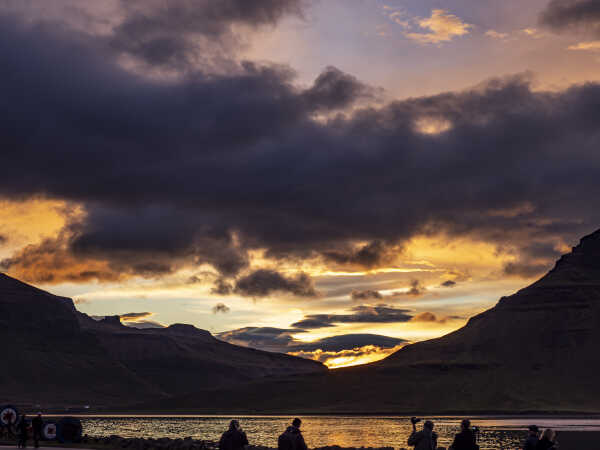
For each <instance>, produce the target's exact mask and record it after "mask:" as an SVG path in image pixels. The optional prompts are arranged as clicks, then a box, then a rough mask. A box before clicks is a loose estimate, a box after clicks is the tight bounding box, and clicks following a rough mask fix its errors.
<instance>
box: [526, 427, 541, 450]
mask: <svg viewBox="0 0 600 450" xmlns="http://www.w3.org/2000/svg"><path fill="white" fill-rule="evenodd" d="M539 435H540V429H539V428H538V427H537V425H529V435H528V436H527V440H526V441H525V445H524V446H523V450H535V448H536V446H537V444H538V441H539V440H540V438H539Z"/></svg>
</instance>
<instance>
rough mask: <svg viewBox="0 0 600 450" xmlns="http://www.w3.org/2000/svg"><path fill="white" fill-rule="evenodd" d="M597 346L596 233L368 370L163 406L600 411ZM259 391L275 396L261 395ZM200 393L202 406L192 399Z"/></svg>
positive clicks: (599, 235) (599, 255) (261, 384)
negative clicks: (513, 288)
mask: <svg viewBox="0 0 600 450" xmlns="http://www.w3.org/2000/svg"><path fill="white" fill-rule="evenodd" d="M599 348H600V231H597V232H595V233H593V234H591V235H589V236H586V237H584V238H583V239H582V240H581V242H580V244H579V245H578V246H576V247H574V248H573V251H572V252H571V253H569V254H567V255H564V256H563V257H561V258H560V260H559V261H558V262H557V263H556V266H555V267H554V268H553V269H552V270H551V271H550V272H549V273H548V274H547V275H546V276H544V277H543V278H541V279H540V280H539V281H537V282H536V283H534V284H532V285H531V286H529V287H527V288H525V289H522V290H520V291H519V292H517V293H516V294H514V295H511V296H510V297H503V298H502V299H500V301H499V302H498V304H497V305H496V306H494V307H493V308H491V309H490V310H488V311H485V312H484V313H482V314H479V315H477V316H475V317H473V318H471V319H470V320H469V322H468V323H467V325H466V326H464V327H463V328H461V329H459V330H457V331H455V332H453V333H450V334H448V335H446V336H443V337H441V338H439V339H433V340H429V341H424V342H420V343H416V344H413V345H410V346H407V347H404V348H403V349H401V350H399V351H398V352H396V353H394V354H393V355H390V356H389V357H388V358H386V359H384V360H382V361H378V362H376V363H372V364H369V365H366V366H359V367H353V368H347V369H338V370H334V371H330V372H329V373H326V374H311V375H308V376H302V377H287V378H281V379H278V380H275V381H271V380H264V381H256V382H252V383H250V384H248V385H246V386H236V387H235V388H234V389H218V390H210V391H209V390H207V391H205V392H201V393H198V394H197V395H196V396H188V397H186V398H173V399H169V400H168V401H167V402H165V403H163V404H162V407H163V408H169V409H174V410H175V409H179V410H187V411H191V410H197V411H198V410H204V411H215V410H219V411H231V412H233V411H239V412H244V411H255V412H259V411H260V412H284V411H287V412H289V413H291V412H322V413H323V412H330V413H341V412H345V413H349V412H354V413H416V412H421V413H427V412H429V413H436V414H440V413H445V412H447V413H450V412H467V411H468V412H480V413H483V412H508V413H514V412H524V411H537V412H576V411H579V412H584V411H585V412H595V411H598V410H600V384H599V383H598V379H597V374H598V373H599V372H600V352H599V350H598V349H599ZM262 392H277V395H276V396H271V397H268V398H264V397H263V398H261V396H260V393H262ZM200 397H201V398H203V403H202V407H201V408H198V406H195V405H197V403H194V400H195V399H197V398H200ZM256 405H260V407H259V408H256ZM155 406H156V405H151V404H149V405H147V408H149V409H153V408H154V407H155ZM253 408H256V409H253Z"/></svg>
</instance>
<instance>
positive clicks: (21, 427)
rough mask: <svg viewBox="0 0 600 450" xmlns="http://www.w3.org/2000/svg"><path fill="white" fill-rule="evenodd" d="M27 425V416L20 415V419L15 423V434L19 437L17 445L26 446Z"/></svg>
mask: <svg viewBox="0 0 600 450" xmlns="http://www.w3.org/2000/svg"><path fill="white" fill-rule="evenodd" d="M28 427H29V424H28V423H27V416H26V415H25V414H23V415H22V416H21V420H20V421H19V424H18V425H17V436H18V437H19V441H18V443H17V447H19V448H26V447H27V437H28V431H29V430H28Z"/></svg>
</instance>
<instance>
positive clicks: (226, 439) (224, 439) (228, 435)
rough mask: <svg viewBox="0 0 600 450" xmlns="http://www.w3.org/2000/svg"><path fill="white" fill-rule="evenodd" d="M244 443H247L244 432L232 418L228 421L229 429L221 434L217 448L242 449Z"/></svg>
mask: <svg viewBox="0 0 600 450" xmlns="http://www.w3.org/2000/svg"><path fill="white" fill-rule="evenodd" d="M246 445H248V438H247V437H246V433H245V432H244V431H243V430H242V428H241V427H240V423H239V422H238V421H237V420H232V421H231V422H230V423H229V430H227V431H226V432H225V433H223V435H222V436H221V440H220V441H219V450H244V447H245V446H246Z"/></svg>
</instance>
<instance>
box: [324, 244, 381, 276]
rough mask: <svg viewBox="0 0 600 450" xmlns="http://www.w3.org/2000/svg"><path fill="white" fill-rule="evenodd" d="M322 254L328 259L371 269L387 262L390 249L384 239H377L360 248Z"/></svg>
mask: <svg viewBox="0 0 600 450" xmlns="http://www.w3.org/2000/svg"><path fill="white" fill-rule="evenodd" d="M322 255H323V256H324V257H325V259H326V260H329V261H331V262H334V263H337V264H349V265H357V266H360V267H364V268H367V269H370V268H374V267H377V266H379V265H381V264H383V263H385V261H386V259H387V258H388V257H389V249H388V248H387V247H386V245H385V244H384V243H383V242H382V241H380V240H376V241H373V242H371V243H369V244H366V245H364V246H362V247H361V248H359V249H339V250H331V251H324V252H323V253H322Z"/></svg>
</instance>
